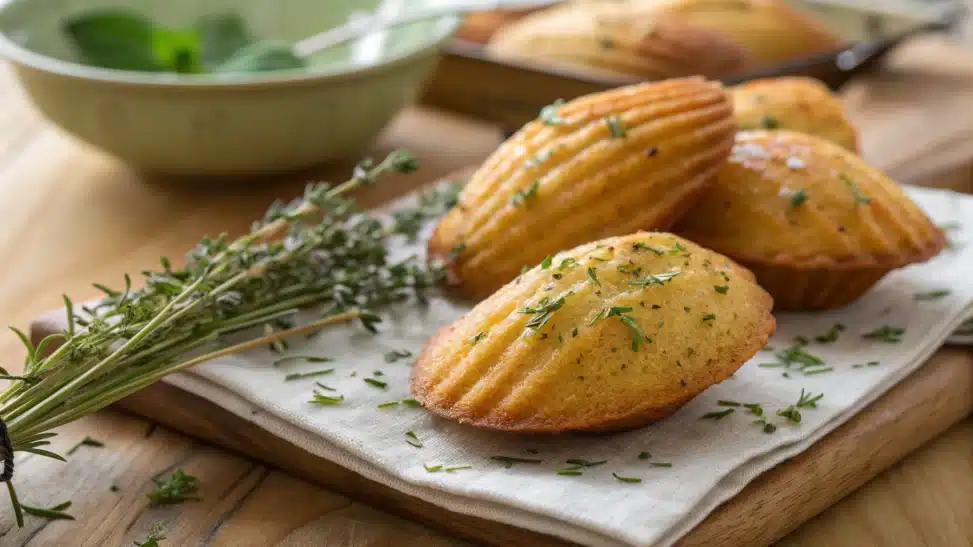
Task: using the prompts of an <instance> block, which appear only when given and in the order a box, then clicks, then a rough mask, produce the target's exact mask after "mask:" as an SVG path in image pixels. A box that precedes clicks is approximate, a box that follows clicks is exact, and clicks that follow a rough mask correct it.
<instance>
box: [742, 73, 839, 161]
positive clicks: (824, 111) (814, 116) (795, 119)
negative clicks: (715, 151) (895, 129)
mask: <svg viewBox="0 0 973 547" xmlns="http://www.w3.org/2000/svg"><path fill="white" fill-rule="evenodd" d="M728 91H729V92H730V96H731V97H732V98H733V113H734V115H735V116H736V120H737V126H738V127H739V128H740V130H752V129H785V130H788V131H797V132H800V133H807V134H809V135H815V136H818V137H821V138H823V139H826V140H829V141H831V142H833V143H836V144H840V145H841V146H844V147H845V148H847V149H848V150H851V151H852V152H856V153H857V152H858V130H857V129H855V126H853V125H852V123H851V121H850V120H849V119H848V116H847V114H846V113H845V107H844V105H843V104H842V103H841V100H840V99H839V98H838V97H837V96H835V95H834V94H833V93H831V91H830V90H829V89H828V88H827V86H825V85H824V84H823V83H821V82H819V81H818V80H814V79H812V78H770V79H765V80H755V81H752V82H747V83H745V84H742V85H738V86H734V87H731V88H729V90H728Z"/></svg>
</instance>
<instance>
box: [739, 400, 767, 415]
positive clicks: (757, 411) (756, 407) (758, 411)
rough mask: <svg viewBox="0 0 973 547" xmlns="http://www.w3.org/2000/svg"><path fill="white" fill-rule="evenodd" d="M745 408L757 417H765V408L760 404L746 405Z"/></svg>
mask: <svg viewBox="0 0 973 547" xmlns="http://www.w3.org/2000/svg"><path fill="white" fill-rule="evenodd" d="M743 408H745V409H747V410H749V411H750V413H751V414H753V415H755V416H763V415H764V408H763V407H762V406H760V403H744V405H743Z"/></svg>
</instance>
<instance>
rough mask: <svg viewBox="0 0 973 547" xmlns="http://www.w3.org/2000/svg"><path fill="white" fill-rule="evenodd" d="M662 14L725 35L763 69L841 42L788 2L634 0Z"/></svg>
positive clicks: (823, 50)
mask: <svg viewBox="0 0 973 547" xmlns="http://www.w3.org/2000/svg"><path fill="white" fill-rule="evenodd" d="M633 2H634V3H636V4H642V5H645V6H651V7H652V8H653V9H655V10H657V12H658V13H659V14H660V15H672V16H676V17H678V18H680V19H682V20H683V21H685V22H686V23H689V24H691V25H694V26H702V27H706V28H709V29H713V30H716V31H720V32H724V33H726V34H727V35H729V36H730V37H731V38H733V39H734V40H735V41H736V42H737V43H738V44H740V45H741V46H743V47H744V48H745V49H746V50H748V51H749V52H750V53H751V54H753V55H754V57H755V59H756V60H757V61H758V62H759V63H760V65H761V66H769V65H773V64H777V63H781V62H784V61H789V60H791V59H795V58H799V57H807V56H810V55H813V54H815V53H822V52H825V51H833V50H836V49H838V48H840V47H841V46H842V45H843V42H842V40H841V39H840V38H839V37H838V36H837V35H835V34H834V33H832V32H831V31H829V30H828V29H827V28H825V27H824V26H823V25H822V24H821V23H819V22H818V21H816V20H814V19H813V18H812V17H811V16H810V15H808V14H806V13H803V12H801V11H798V10H796V9H795V8H793V7H791V6H790V5H789V4H788V2H787V1H786V0H662V1H660V0H633Z"/></svg>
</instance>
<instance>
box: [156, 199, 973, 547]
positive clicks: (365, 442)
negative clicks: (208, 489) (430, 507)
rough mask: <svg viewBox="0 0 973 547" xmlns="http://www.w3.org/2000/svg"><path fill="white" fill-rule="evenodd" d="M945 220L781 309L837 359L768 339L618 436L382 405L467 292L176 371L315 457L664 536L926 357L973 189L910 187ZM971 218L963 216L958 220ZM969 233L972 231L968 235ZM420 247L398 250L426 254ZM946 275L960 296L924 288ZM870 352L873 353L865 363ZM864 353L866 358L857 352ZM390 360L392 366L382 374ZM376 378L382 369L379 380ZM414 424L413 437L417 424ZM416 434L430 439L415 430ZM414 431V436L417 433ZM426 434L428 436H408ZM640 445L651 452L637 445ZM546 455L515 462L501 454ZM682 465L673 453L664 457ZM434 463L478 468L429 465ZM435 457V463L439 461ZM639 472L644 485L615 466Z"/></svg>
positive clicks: (487, 510) (378, 477)
mask: <svg viewBox="0 0 973 547" xmlns="http://www.w3.org/2000/svg"><path fill="white" fill-rule="evenodd" d="M909 193H910V194H911V195H912V196H913V197H914V198H915V199H916V200H917V201H918V202H919V203H920V204H921V205H922V206H923V208H924V209H925V210H926V211H928V212H929V213H930V215H931V216H932V217H933V218H934V219H935V221H936V222H939V223H941V224H947V223H948V224H949V226H950V227H951V228H950V230H949V235H950V239H951V240H952V242H953V245H952V246H951V248H950V249H948V250H946V251H944V252H943V254H942V255H941V256H940V257H938V258H936V259H935V260H933V261H931V262H929V263H926V264H922V265H917V266H913V267H909V268H906V269H904V270H901V271H897V272H894V273H893V274H891V275H889V276H887V277H886V278H885V279H884V280H883V281H882V282H881V283H880V284H879V285H878V286H876V287H875V288H873V289H872V290H871V291H870V292H869V293H868V294H867V295H865V296H864V297H863V298H861V299H860V300H859V301H857V302H855V303H854V304H852V305H850V306H848V307H846V308H844V309H841V310H836V311H829V312H821V313H801V314H780V315H779V316H778V331H777V333H776V334H775V335H774V337H773V339H772V341H771V345H773V346H775V347H776V348H777V349H783V348H785V347H787V346H790V345H791V344H792V341H793V339H794V337H796V336H799V335H800V336H805V337H808V338H811V339H812V341H811V343H810V345H809V346H808V347H807V351H809V352H811V353H813V354H815V355H818V356H820V357H821V358H822V359H824V360H825V361H826V363H827V365H828V366H831V367H833V368H834V370H833V371H831V372H828V373H821V374H815V375H810V376H805V375H803V374H802V373H801V372H799V371H796V370H791V371H789V372H788V375H789V377H785V376H784V375H783V373H784V372H787V371H786V369H783V368H768V367H761V366H759V365H760V364H761V363H769V362H774V361H775V358H774V353H773V352H761V353H759V354H758V355H756V356H755V357H754V358H753V359H752V360H751V361H750V362H748V363H747V364H746V365H744V367H743V368H741V369H740V370H739V371H738V372H737V373H736V374H735V375H734V376H733V377H731V378H730V379H728V380H726V381H724V382H723V383H721V384H719V385H716V386H713V387H712V388H710V389H708V390H707V391H706V392H704V393H703V394H701V395H700V396H699V397H697V398H696V399H694V400H693V401H691V402H690V403H689V404H687V405H686V406H685V407H683V408H682V409H681V410H679V411H678V412H677V413H676V414H675V415H673V416H671V417H669V418H666V419H665V420H662V421H660V422H657V423H655V424H653V425H650V426H648V427H645V428H641V429H638V430H636V431H631V432H627V433H620V434H613V435H607V436H560V437H537V436H533V437H531V436H518V435H512V434H503V433H492V432H485V431H479V430H475V429H473V428H470V427H464V426H460V425H458V424H454V423H451V422H449V421H446V420H443V419H439V418H436V417H434V416H432V415H431V414H430V413H428V412H426V411H424V410H423V409H421V408H412V407H410V406H407V405H404V404H401V403H400V404H398V405H395V406H390V407H386V408H378V405H380V404H381V403H384V402H387V401H401V400H402V399H404V398H408V397H409V392H408V385H409V373H410V366H409V365H410V364H411V359H410V358H405V359H400V360H398V361H396V362H392V363H388V362H386V360H385V359H384V358H383V356H384V355H385V354H386V353H389V352H392V351H401V350H405V351H409V352H411V353H412V354H417V353H418V351H419V350H420V349H421V347H422V345H423V343H424V342H425V341H426V339H427V338H428V337H429V336H430V335H431V334H432V333H434V332H435V331H436V330H437V329H438V328H439V327H440V326H442V325H444V324H446V323H448V322H450V321H453V320H454V319H456V318H458V317H460V316H461V315H462V314H463V313H465V312H466V311H468V309H469V305H468V304H465V303H460V302H451V301H448V300H446V299H444V298H433V299H431V302H430V305H429V307H428V308H427V309H425V310H420V309H417V308H416V306H408V307H403V308H402V309H397V310H393V311H392V312H390V313H388V314H386V315H387V319H386V321H385V322H384V323H383V324H382V325H380V329H381V330H382V333H381V334H380V335H379V336H371V335H368V334H366V333H364V332H362V329H361V328H359V327H355V326H339V327H335V328H330V329H328V330H326V331H325V332H323V333H322V334H321V335H320V336H319V337H317V338H315V339H313V340H311V341H308V342H301V343H299V344H296V345H295V346H296V347H292V349H291V350H290V352H289V353H291V354H295V355H298V354H299V355H308V354H310V355H318V356H327V357H331V358H334V359H335V361H334V363H327V364H326V365H325V366H322V365H321V364H319V363H299V364H293V365H282V366H280V367H273V366H271V363H272V362H273V361H275V360H277V359H279V358H280V357H281V356H280V355H277V354H274V353H271V352H270V351H268V350H266V349H262V348H261V349H257V350H254V351H250V352H247V353H244V354H240V355H237V356H232V357H228V358H223V359H219V360H216V361H213V362H210V363H207V364H204V365H201V366H199V367H197V368H195V369H194V370H193V371H191V372H189V373H185V374H179V375H175V376H172V377H170V378H167V379H166V380H165V381H167V382H170V383H172V384H175V385H177V386H179V387H181V388H183V389H185V390H188V391H190V392H193V393H195V394H197V395H199V396H201V397H204V398H206V399H208V400H210V401H213V402H214V403H216V404H218V405H219V406H221V407H223V408H226V409H227V410H229V411H231V412H233V413H235V414H236V415H238V416H240V417H241V418H242V419H245V420H249V421H252V422H254V423H256V424H257V425H259V426H260V427H263V428H264V429H266V430H268V431H270V432H272V433H273V434H275V435H277V436H279V437H281V438H283V439H286V440H287V441H289V442H291V443H293V444H295V445H297V446H300V447H302V448H304V449H305V450H307V451H309V452H312V453H314V454H316V455H318V456H321V457H323V458H326V459H328V460H330V461H333V462H336V463H338V464H340V465H342V466H344V467H347V468H349V469H351V470H353V471H355V472H356V473H359V474H361V475H364V476H365V477H367V478H369V479H372V480H375V481H378V482H381V483H383V484H387V485H389V486H391V487H393V488H395V489H397V490H400V491H402V492H405V493H407V494H409V495H411V496H415V497H417V498H421V499H423V500H425V501H428V502H431V503H433V504H436V505H439V506H442V507H444V508H446V509H448V510H450V511H455V512H458V513H466V514H472V515H476V516H478V517H482V518H487V519H491V520H496V521H500V522H505V523H508V524H513V525H515V526H519V527H523V528H527V529H530V530H535V531H537V532H541V533H545V534H550V535H554V536H558V537H562V538H565V539H568V540H572V541H575V542H578V543H581V544H585V545H592V546H606V547H607V546H612V547H615V546H623V545H639V546H665V545H671V544H672V543H673V542H675V541H676V540H677V539H678V538H679V537H681V536H682V535H684V534H685V533H687V532H688V531H690V530H691V529H692V528H693V527H694V526H695V525H696V524H698V523H699V522H700V521H702V520H703V519H704V518H705V517H706V516H707V515H708V514H709V513H710V512H711V511H712V510H713V509H714V508H716V507H717V506H718V505H719V504H720V503H722V502H724V501H726V500H727V499H729V498H730V497H732V496H734V495H735V494H736V493H737V492H739V491H740V490H741V489H742V488H743V487H744V486H745V485H746V484H747V483H748V482H749V481H751V480H753V479H754V478H755V477H757V476H758V475H759V474H760V473H762V472H764V471H766V470H768V469H770V468H772V467H773V466H775V465H776V464H778V463H779V462H781V461H782V460H784V459H787V458H789V457H793V456H794V455H796V454H798V453H800V452H802V451H803V450H805V449H807V447H808V446H810V445H811V444H812V443H814V442H815V441H817V440H818V439H820V438H821V437H823V436H824V435H826V434H827V433H828V432H830V431H832V430H833V429H835V428H836V427H838V426H839V425H840V424H842V423H843V422H845V421H846V420H848V419H849V418H850V417H851V416H853V415H854V414H855V413H856V412H858V411H859V410H861V409H862V408H863V407H865V406H866V405H868V404H869V403H871V402H872V401H873V400H875V399H876V398H877V397H879V396H880V395H881V394H882V393H884V392H885V391H887V390H888V389H889V388H890V387H892V386H893V385H894V384H896V383H897V382H899V381H901V380H902V379H903V378H905V377H906V376H907V375H908V374H910V373H911V372H912V371H914V370H915V369H916V368H917V367H918V366H919V365H921V364H922V363H923V362H924V361H925V360H926V359H927V358H928V357H929V356H930V355H931V354H932V353H933V352H934V351H935V350H936V349H938V348H939V347H940V346H941V345H942V344H943V343H944V341H945V340H946V338H947V337H948V336H949V334H950V333H951V332H953V330H954V329H956V328H957V327H958V326H959V325H960V324H961V323H962V322H963V321H964V319H966V318H968V317H969V316H970V315H971V312H973V281H971V280H973V197H969V196H964V195H962V194H957V193H953V192H947V191H940V190H929V189H920V188H909ZM963 221H965V224H966V225H965V226H964V225H962V224H959V225H957V224H958V223H962V222H963ZM967 242H969V244H965V243H967ZM419 247H421V246H413V247H408V248H404V249H401V252H402V253H403V254H411V253H421V249H420V248H419ZM944 289H948V290H949V291H951V292H950V293H949V294H947V295H945V296H941V297H935V298H932V297H931V298H929V299H917V298H916V295H917V294H920V295H921V294H927V293H934V292H936V291H941V290H944ZM836 323H841V324H843V325H844V326H845V327H846V329H845V330H844V331H843V332H840V336H839V337H838V339H837V340H836V341H835V342H833V343H829V344H824V343H819V342H815V341H813V338H814V337H815V336H816V335H821V334H823V333H825V332H826V331H828V330H829V329H830V328H832V326H833V325H835V324H836ZM884 326H889V327H894V328H901V329H904V332H903V333H902V335H901V342H898V343H890V342H883V341H879V340H873V339H866V338H863V337H862V335H863V334H864V333H867V332H870V331H873V330H874V329H877V328H881V327H884ZM869 363H871V364H869ZM854 365H860V366H854ZM331 367H333V368H335V371H334V372H333V373H331V374H327V375H323V376H320V377H316V378H310V379H306V380H299V381H288V382H285V381H284V375H285V374H286V373H289V372H298V371H300V372H307V371H312V370H315V369H320V368H331ZM375 371H380V372H381V375H380V376H379V375H378V374H379V372H375ZM365 378H375V379H378V380H380V381H381V382H385V383H386V384H387V387H386V388H384V389H382V388H379V387H376V386H374V385H372V384H369V383H366V382H365V381H364V379H365ZM315 380H318V381H320V382H321V383H323V384H325V385H327V386H328V387H330V388H333V389H334V390H335V391H333V392H327V393H328V394H331V395H339V394H340V395H343V396H344V397H345V399H344V401H343V402H342V404H339V405H336V406H315V405H312V404H309V403H308V400H309V399H310V398H311V391H312V388H313V387H314V381H315ZM802 390H805V392H807V393H813V394H819V393H823V397H822V398H821V399H820V401H819V402H818V404H817V408H805V409H801V410H800V412H801V414H802V417H803V419H802V421H801V423H800V424H788V423H786V421H785V420H784V419H783V418H780V417H778V416H776V415H775V411H776V410H777V409H781V408H785V407H788V406H789V405H792V404H794V403H796V402H797V401H798V398H799V397H800V394H801V392H802ZM720 400H731V401H738V402H741V403H760V404H761V405H762V406H763V408H764V409H765V413H766V414H767V415H768V419H769V420H770V421H772V422H774V423H775V424H777V425H778V428H777V430H776V432H774V433H772V434H768V433H765V432H764V431H763V429H762V427H761V426H760V425H755V424H753V423H752V422H753V420H754V418H755V416H753V415H752V414H749V413H748V412H747V411H746V409H745V408H743V407H735V408H734V410H735V412H734V413H732V414H730V415H728V416H726V417H724V418H722V419H720V420H702V419H700V417H701V416H702V415H703V414H706V413H708V412H712V411H720V410H725V409H726V408H731V407H722V406H719V405H718V404H717V401H720ZM410 431H411V432H414V434H415V438H414V439H413V438H410V437H407V436H406V433H407V432H410ZM416 439H418V441H419V442H415V441H416ZM410 440H411V441H412V443H409V442H407V441H410ZM420 443H421V444H422V447H421V448H418V447H415V446H413V445H414V444H420ZM641 452H649V453H651V457H650V458H649V459H641V458H640V457H639V454H640V453H641ZM493 455H503V456H513V457H518V458H527V459H539V460H542V463H538V464H529V463H522V464H517V465H514V466H513V467H510V468H505V467H504V466H503V465H501V464H499V463H498V462H496V461H491V460H490V459H489V457H490V456H493ZM572 458H578V459H585V460H589V461H601V460H607V462H606V463H604V464H602V465H599V466H597V467H591V468H588V469H586V470H585V471H584V474H583V475H581V476H561V475H558V474H556V471H557V470H559V469H562V468H565V467H567V465H566V464H565V461H566V460H568V459H572ZM653 462H655V463H660V462H666V463H671V464H672V465H671V467H661V466H653V465H652V464H653ZM424 464H425V465H429V466H435V465H442V466H445V467H452V466H466V465H469V466H472V468H471V469H460V470H456V471H451V472H446V471H438V472H429V471H427V469H426V467H424ZM431 468H434V467H431ZM612 473H617V474H618V475H619V476H622V477H637V478H640V479H641V480H642V482H641V483H626V482H621V481H619V480H616V479H615V478H613V476H612Z"/></svg>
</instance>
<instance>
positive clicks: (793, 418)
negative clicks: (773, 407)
mask: <svg viewBox="0 0 973 547" xmlns="http://www.w3.org/2000/svg"><path fill="white" fill-rule="evenodd" d="M777 415H778V416H780V417H782V418H787V420H788V421H790V422H794V423H795V424H799V423H801V413H800V412H799V411H798V410H797V409H796V408H794V407H793V406H789V407H787V408H782V409H780V410H778V411H777Z"/></svg>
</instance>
